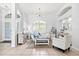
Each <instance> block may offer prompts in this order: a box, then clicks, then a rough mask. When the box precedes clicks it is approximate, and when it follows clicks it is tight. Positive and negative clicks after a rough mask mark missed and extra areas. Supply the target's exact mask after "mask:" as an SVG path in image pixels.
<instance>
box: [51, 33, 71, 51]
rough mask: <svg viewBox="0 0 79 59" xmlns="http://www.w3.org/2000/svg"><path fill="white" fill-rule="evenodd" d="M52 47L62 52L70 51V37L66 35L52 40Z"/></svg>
mask: <svg viewBox="0 0 79 59" xmlns="http://www.w3.org/2000/svg"><path fill="white" fill-rule="evenodd" d="M52 42H53V43H52V45H53V47H57V48H60V49H62V50H63V51H65V50H67V49H70V46H71V35H69V34H67V35H65V36H64V37H59V38H53V40H52Z"/></svg>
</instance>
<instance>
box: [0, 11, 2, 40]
mask: <svg viewBox="0 0 79 59" xmlns="http://www.w3.org/2000/svg"><path fill="white" fill-rule="evenodd" d="M1 40H2V15H1V10H0V41H1Z"/></svg>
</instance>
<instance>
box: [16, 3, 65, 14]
mask: <svg viewBox="0 0 79 59" xmlns="http://www.w3.org/2000/svg"><path fill="white" fill-rule="evenodd" d="M16 5H17V6H18V7H19V8H20V9H21V11H22V12H24V13H27V14H36V13H38V12H39V10H38V9H39V8H40V12H41V13H43V14H45V13H47V14H48V13H56V12H57V11H59V10H60V9H61V8H62V7H63V6H64V5H65V3H17V4H16Z"/></svg>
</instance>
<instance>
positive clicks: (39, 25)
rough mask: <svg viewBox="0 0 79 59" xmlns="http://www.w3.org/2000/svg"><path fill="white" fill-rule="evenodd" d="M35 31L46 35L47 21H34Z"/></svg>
mask: <svg viewBox="0 0 79 59" xmlns="http://www.w3.org/2000/svg"><path fill="white" fill-rule="evenodd" d="M33 29H34V31H36V32H40V33H45V32H46V22H45V21H34V23H33Z"/></svg>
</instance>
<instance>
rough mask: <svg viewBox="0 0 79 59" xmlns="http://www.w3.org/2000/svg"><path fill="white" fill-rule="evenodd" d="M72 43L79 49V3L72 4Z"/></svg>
mask: <svg viewBox="0 0 79 59" xmlns="http://www.w3.org/2000/svg"><path fill="white" fill-rule="evenodd" d="M72 7H73V9H72V19H73V20H72V45H73V47H75V48H77V49H79V4H77V3H76V4H72Z"/></svg>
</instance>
